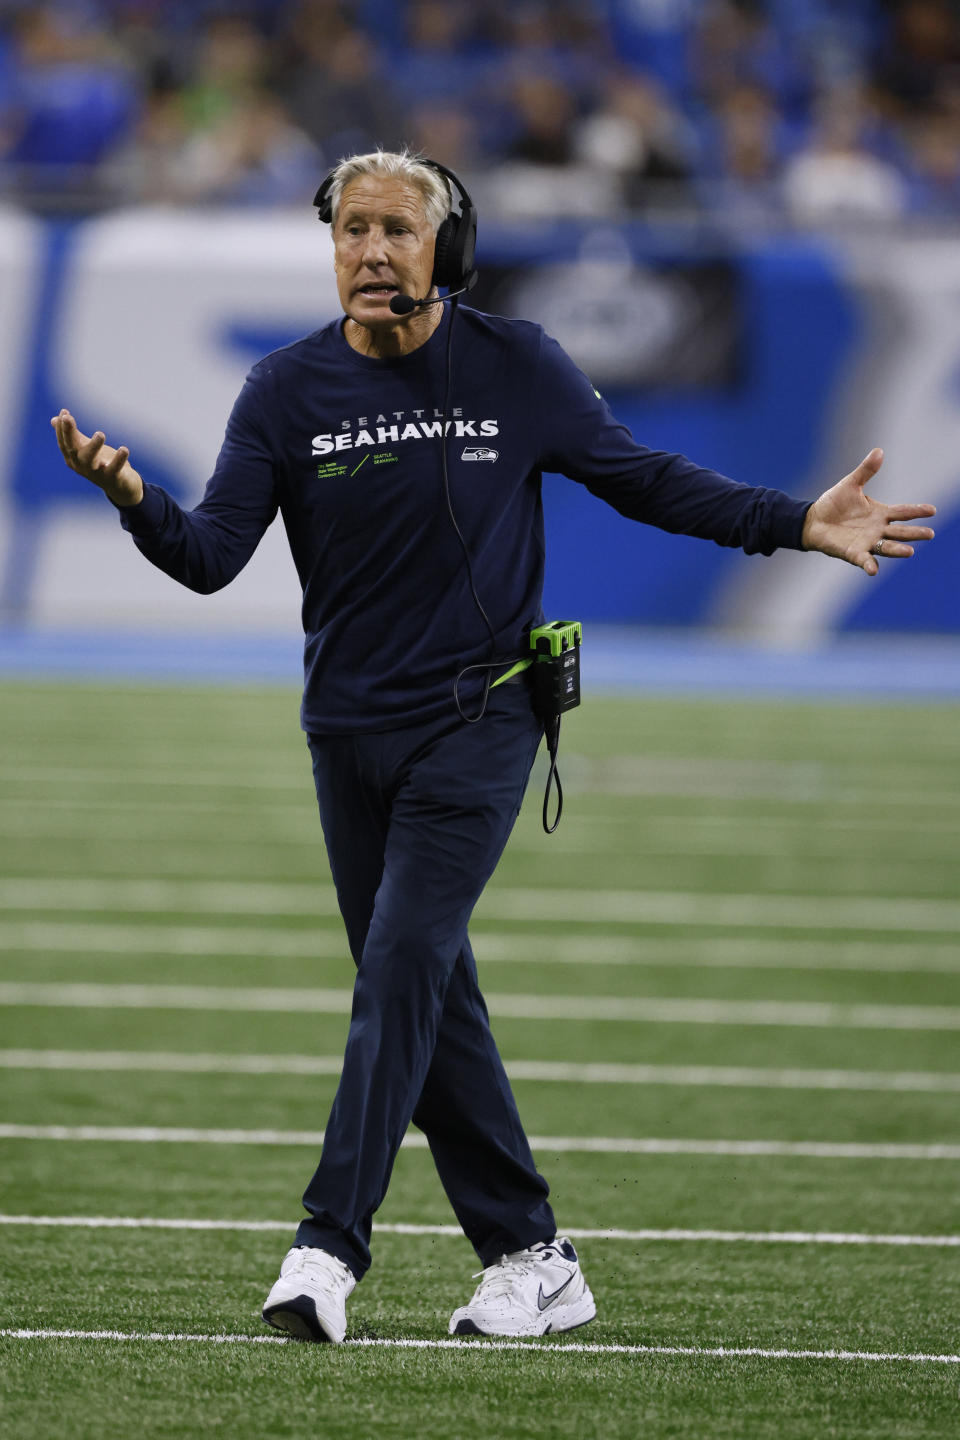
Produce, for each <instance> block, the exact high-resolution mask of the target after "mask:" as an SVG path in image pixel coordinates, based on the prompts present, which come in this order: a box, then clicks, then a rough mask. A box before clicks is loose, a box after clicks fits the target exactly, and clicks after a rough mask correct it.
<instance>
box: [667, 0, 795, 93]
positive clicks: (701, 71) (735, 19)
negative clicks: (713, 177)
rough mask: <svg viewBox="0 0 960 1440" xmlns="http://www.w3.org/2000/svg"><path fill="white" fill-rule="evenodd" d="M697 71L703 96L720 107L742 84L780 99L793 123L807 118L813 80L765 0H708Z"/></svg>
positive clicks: (697, 39)
mask: <svg viewBox="0 0 960 1440" xmlns="http://www.w3.org/2000/svg"><path fill="white" fill-rule="evenodd" d="M691 63H692V70H693V78H694V84H695V87H696V91H697V94H698V96H699V97H700V99H701V100H702V101H705V102H706V103H707V105H708V106H710V107H711V108H712V109H714V110H716V109H719V108H722V107H723V106H724V104H725V103H726V99H727V97H728V96H730V95H731V94H732V93H733V92H735V91H737V90H739V89H740V88H741V87H754V88H756V89H761V90H763V91H765V92H766V93H767V95H769V96H771V97H773V96H775V97H776V103H777V108H778V109H779V111H780V112H781V114H782V115H783V116H784V117H785V118H787V119H788V120H790V121H794V120H797V119H802V118H803V117H804V115H805V113H806V106H807V101H808V98H809V93H810V79H809V76H808V75H807V73H806V72H805V70H804V67H803V65H802V63H801V59H800V57H799V56H798V55H796V54H793V53H791V51H790V49H789V48H788V47H787V45H786V44H785V43H784V41H783V38H782V36H781V35H780V34H779V33H778V32H777V30H776V29H775V28H774V26H773V25H772V23H771V21H770V18H769V16H768V14H767V11H766V8H765V6H764V5H763V4H762V3H760V0H708V3H707V5H706V6H705V8H704V13H703V17H702V19H701V22H700V25H699V27H698V29H697V30H696V32H695V33H694V36H693V46H692V62H691Z"/></svg>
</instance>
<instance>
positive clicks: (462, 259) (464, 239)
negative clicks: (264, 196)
mask: <svg viewBox="0 0 960 1440" xmlns="http://www.w3.org/2000/svg"><path fill="white" fill-rule="evenodd" d="M417 163H418V164H420V165H428V166H429V167H430V169H431V170H436V171H437V172H438V173H439V174H440V175H442V176H443V177H444V178H445V180H446V181H447V183H448V184H449V185H451V186H453V187H455V188H456V191H457V194H458V195H459V204H460V209H459V212H455V211H453V210H451V212H450V214H449V215H448V216H447V218H446V219H445V220H444V222H443V224H442V225H441V226H440V229H439V230H438V231H437V240H436V248H435V250H434V252H433V276H432V283H433V284H434V285H446V286H448V287H449V288H450V289H451V290H460V289H463V288H470V286H471V285H472V283H473V279H474V277H475V276H476V270H475V268H474V263H473V257H474V252H475V250H476V248H477V207H476V206H475V205H474V203H473V201H472V200H471V199H470V196H469V195H468V193H467V189H466V186H465V185H464V183H463V181H462V180H460V179H459V178H458V177H457V176H456V175H455V174H454V173H453V171H452V170H448V169H447V167H446V165H441V164H440V163H439V162H438V161H437V160H427V159H426V158H425V157H424V158H422V159H421V158H418V160H417ZM339 168H340V167H339V166H337V167H336V168H335V169H333V170H331V171H330V174H329V175H328V176H327V178H326V180H324V182H323V184H322V185H321V186H320V189H319V190H318V191H317V193H316V195H314V197H313V203H314V205H316V207H317V218H318V219H319V220H321V221H322V222H323V224H325V225H331V224H332V223H333V204H332V202H331V199H330V191H331V189H332V187H333V180H334V176H335V175H336V173H337V170H338V169H339Z"/></svg>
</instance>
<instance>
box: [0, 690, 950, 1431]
mask: <svg viewBox="0 0 960 1440" xmlns="http://www.w3.org/2000/svg"><path fill="white" fill-rule="evenodd" d="M958 721H960V713H958V707H957V706H956V705H951V704H939V705H930V706H924V705H910V706H907V705H904V706H897V705H893V704H882V703H876V702H871V703H823V704H814V703H808V702H791V703H786V702H783V703H778V702H775V701H773V700H758V699H743V700H724V701H720V700H717V699H711V698H689V699H685V700H670V699H667V698H663V697H657V698H650V699H624V698H619V699H612V698H611V699H598V698H589V699H588V701H587V702H586V703H585V704H584V706H583V707H582V709H581V710H580V711H577V712H575V713H573V714H572V715H570V716H568V717H567V718H566V719H565V722H564V735H563V741H562V746H561V767H560V768H561V773H562V775H563V778H564V784H565V791H566V806H565V814H564V818H563V821H562V823H561V826H560V829H559V831H558V832H557V834H556V835H555V836H553V837H551V838H548V837H546V836H544V835H543V834H542V832H541V829H540V802H541V794H542V783H543V770H542V769H541V768H540V762H538V768H537V771H536V772H535V776H534V781H533V783H532V785H531V789H530V793H529V795H528V798H527V802H526V805H525V808H524V812H523V814H522V816H521V819H520V821H519V823H518V826H517V829H516V831H515V834H514V836H513V838H512V840H511V842H510V845H509V847H508V850H507V853H506V855H505V857H504V859H503V862H502V863H501V866H500V868H499V870H498V872H497V874H496V876H495V878H494V880H493V882H492V883H491V885H490V886H489V887H488V890H487V892H486V894H485V895H484V897H483V900H482V901H481V905H480V907H479V908H478V911H477V914H476V917H475V921H474V925H473V930H472V934H473V937H474V948H475V950H476V954H477V960H478V965H479V968H480V975H481V981H482V983H483V986H484V991H485V993H486V996H487V1000H488V1004H489V1008H490V1012H491V1018H492V1021H493V1025H494V1030H495V1033H496V1034H497V1037H498V1040H499V1043H500V1047H501V1050H502V1052H503V1055H504V1058H505V1061H506V1064H507V1069H508V1071H509V1072H510V1075H511V1078H512V1080H513V1083H514V1086H515V1090H516V1093H517V1098H518V1101H519V1105H520V1110H521V1114H522V1116H523V1118H524V1121H525V1124H526V1126H527V1130H528V1133H529V1134H530V1136H531V1137H532V1142H533V1145H534V1149H535V1154H536V1158H537V1162H538V1165H539V1166H540V1168H541V1170H542V1171H543V1172H544V1173H545V1175H546V1176H547V1178H548V1179H549V1181H550V1184H551V1187H552V1193H553V1202H554V1207H555V1210H556V1213H557V1216H558V1220H559V1223H560V1225H561V1227H562V1233H565V1234H569V1235H570V1236H571V1237H572V1238H573V1239H574V1241H575V1243H576V1244H577V1247H578V1249H579V1251H580V1255H581V1259H582V1261H583V1265H584V1270H585V1273H586V1276H587V1279H588V1282H589V1283H590V1285H591V1288H592V1289H593V1291H594V1294H595V1296H596V1299H597V1307H598V1316H597V1319H596V1321H595V1322H594V1323H593V1324H591V1325H589V1326H587V1327H585V1328H583V1329H582V1330H579V1331H576V1332H571V1333H570V1334H569V1335H566V1336H560V1337H556V1338H548V1339H545V1340H542V1341H540V1340H538V1341H521V1342H513V1343H497V1342H491V1341H484V1340H480V1339H476V1340H475V1339H468V1340H462V1341H452V1340H450V1339H449V1338H448V1336H447V1320H448V1317H449V1315H450V1313H451V1311H452V1310H453V1309H454V1308H455V1307H456V1306H457V1305H460V1304H462V1303H464V1302H465V1301H466V1300H467V1299H468V1298H469V1295H470V1294H471V1293H472V1289H473V1286H474V1284H475V1283H476V1282H475V1281H474V1280H473V1279H472V1278H471V1277H472V1275H473V1273H474V1272H475V1271H476V1270H477V1269H478V1264H477V1262H476V1257H475V1256H474V1254H473V1252H472V1250H471V1249H470V1247H469V1245H468V1244H467V1242H466V1241H465V1240H464V1239H463V1237H462V1235H460V1234H459V1232H458V1231H457V1230H456V1227H455V1226H454V1224H453V1216H452V1214H451V1212H450V1209H449V1206H448V1204H447V1201H446V1199H445V1197H444V1195H443V1192H442V1190H441V1188H440V1185H439V1181H438V1180H437V1178H436V1175H435V1172H434V1170H433V1166H432V1162H431V1160H430V1156H429V1153H428V1152H427V1150H426V1148H425V1145H424V1142H423V1137H422V1136H420V1135H419V1133H418V1132H416V1131H414V1130H411V1132H410V1134H409V1136H408V1140H407V1143H406V1144H405V1146H404V1148H403V1150H402V1151H401V1153H400V1156H399V1158H398V1162H397V1165H396V1168H395V1171H394V1176H393V1180H392V1184H391V1188H390V1192H389V1195H388V1197H387V1201H386V1203H385V1205H384V1207H383V1209H382V1211H381V1212H380V1214H379V1215H378V1217H377V1220H378V1226H377V1228H376V1230H375V1234H374V1246H373V1249H374V1266H373V1269H372V1270H371V1271H370V1274H369V1275H368V1277H367V1278H366V1279H365V1280H364V1282H363V1283H362V1285H360V1286H359V1287H358V1288H357V1290H356V1291H355V1292H354V1295H353V1297H352V1299H351V1301H350V1302H349V1305H348V1323H349V1342H348V1343H347V1344H346V1345H344V1346H342V1347H339V1348H332V1347H318V1346H305V1345H301V1344H297V1343H296V1342H291V1341H287V1340H285V1339H283V1338H282V1337H280V1336H277V1335H276V1334H275V1333H273V1332H270V1331H268V1330H267V1329H266V1327H264V1326H263V1325H262V1323H261V1321H260V1306H261V1305H262V1302H263V1299H264V1297H265V1295H266V1292H267V1290H268V1289H269V1287H270V1285H271V1283H272V1282H273V1280H274V1278H275V1276H276V1272H277V1269H278V1266H279V1263H280V1260H281V1259H282V1257H283V1255H284V1253H285V1252H286V1249H287V1247H288V1245H289V1243H290V1240H291V1236H292V1232H293V1228H294V1227H295V1225H296V1222H297V1220H298V1218H299V1216H300V1214H301V1213H302V1212H301V1210H300V1205H299V1197H300V1195H301V1193H302V1191H303V1188H304V1185H305V1183H306V1181H307V1179H308V1178H309V1176H310V1174H311V1173H312V1170H313V1167H314V1164H315V1161H316V1156H317V1153H318V1150H319V1147H320V1144H321V1140H322V1129H323V1125H324V1122H325V1119H326V1116H327V1111H328V1107H329V1103H330V1100H331V1098H332V1096H333V1093H334V1090H335V1087H336V1083H337V1074H338V1067H339V1059H340V1055H341V1053H342V1047H343V1041H344V1037H345V1034H346V1026H347V1020H348V1014H349V1004H350V989H351V985H352V979H353V971H352V964H351V962H350V960H349V956H348V954H347V949H346V944H345V941H344V939H343V935H342V929H341V924H340V921H339V917H338V914H337V908H336V903H335V899H334V896H333V892H332V887H331V884H330V878H329V872H328V868H327V863H326V857H325V853H324V849H323V843H322V837H321V833H320V827H319V822H318V820H317V818H316V813H315V804H314V801H313V797H312V789H311V779H310V771H309V763H308V757H307V753H306V748H305V745H304V742H303V737H302V736H301V734H300V731H299V729H298V727H297V697H296V694H295V693H294V692H293V691H291V690H289V689H286V688H282V687H276V688H272V689H258V690H245V689H241V688H230V687H218V688H204V687H202V686H199V685H198V686H174V685H159V684H154V685H142V686H124V685H119V684H117V685H94V684H90V683H77V684H69V685H60V684H56V683H54V682H43V681H31V682H29V683H28V682H22V683H21V682H12V681H7V682H5V683H4V684H3V685H2V687H0V726H2V734H3V737H4V744H3V750H2V754H0V801H2V803H0V854H2V863H0V950H2V957H3V958H2V967H0V1026H2V1033H0V1084H2V1093H3V1105H2V1108H0V1154H2V1163H0V1185H2V1189H3V1193H2V1195H0V1248H2V1253H3V1260H2V1265H0V1274H2V1292H3V1302H2V1312H0V1352H2V1364H0V1431H2V1433H3V1435H4V1437H5V1440H28V1437H29V1440H54V1437H56V1440H61V1437H62V1440H67V1437H70V1440H85V1437H89V1440H94V1437H96V1440H127V1437H132V1436H137V1437H159V1436H166V1437H175V1440H194V1437H196V1440H199V1437H201V1436H202V1437H204V1440H206V1437H208V1436H209V1435H210V1434H223V1435H230V1436H231V1437H235V1440H261V1437H273V1436H288V1437H300V1436H311V1437H313V1436H317V1437H323V1440H366V1437H374V1436H375V1437H377V1440H401V1437H416V1440H467V1437H470V1440H472V1437H489V1440H521V1437H529V1440H534V1437H537V1440H541V1437H550V1440H553V1437H563V1440H590V1437H597V1440H601V1437H602V1440H635V1437H638V1436H643V1437H645V1440H661V1437H664V1440H665V1437H671V1440H673V1437H689V1440H720V1437H724V1440H726V1437H743V1440H766V1437H771V1440H772V1437H776V1440H826V1437H836V1440H858V1437H871V1440H890V1437H896V1440H900V1437H911V1440H912V1437H935V1436H936V1437H939V1436H944V1437H946V1436H952V1435H955V1434H956V1433H957V1430H958V1423H960V1422H958V1413H960V1402H958V1391H960V1213H958V1194H960V1186H958V1182H960V1123H958V1109H960V884H958V861H960V723H958Z"/></svg>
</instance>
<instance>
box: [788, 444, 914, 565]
mask: <svg viewBox="0 0 960 1440" xmlns="http://www.w3.org/2000/svg"><path fill="white" fill-rule="evenodd" d="M882 464H883V451H882V450H871V451H870V454H869V455H867V456H866V458H865V459H863V460H861V462H860V464H859V465H858V466H857V468H856V470H853V471H851V473H850V474H849V475H844V477H843V479H842V480H841V481H840V482H839V483H838V484H836V485H834V486H833V488H832V489H830V490H825V491H824V493H823V494H822V495H821V496H820V499H819V500H815V501H814V503H813V504H812V505H811V506H810V509H809V510H808V511H807V515H806V519H805V520H804V522H803V537H802V539H803V548H804V550H819V551H820V552H821V554H823V555H833V556H834V557H835V558H836V559H838V560H846V561H847V562H848V563H849V564H850V565H858V566H859V567H860V569H861V570H865V571H866V572H867V574H868V575H876V573H877V571H878V570H879V568H880V567H879V565H878V564H877V561H876V558H875V557H876V556H877V555H883V556H884V557H889V558H890V559H894V560H900V559H905V558H907V557H908V556H910V555H912V554H913V546H912V545H911V544H909V543H908V542H909V541H911V540H932V539H933V531H932V530H931V529H930V527H929V525H905V524H903V521H905V520H927V519H929V518H930V517H931V516H933V515H935V514H936V513H937V511H936V506H934V505H882V504H881V503H880V502H879V501H878V500H871V499H870V497H869V496H868V495H867V494H866V493H865V491H864V486H865V485H866V483H867V481H868V480H870V479H872V477H873V476H874V475H876V473H877V471H878V470H879V469H880V466H881V465H882Z"/></svg>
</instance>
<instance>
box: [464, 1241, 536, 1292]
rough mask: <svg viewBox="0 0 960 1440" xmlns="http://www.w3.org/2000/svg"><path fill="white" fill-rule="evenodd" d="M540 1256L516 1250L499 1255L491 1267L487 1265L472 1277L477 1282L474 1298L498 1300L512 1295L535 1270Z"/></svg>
mask: <svg viewBox="0 0 960 1440" xmlns="http://www.w3.org/2000/svg"><path fill="white" fill-rule="evenodd" d="M541 1258H542V1256H541V1255H540V1254H538V1253H533V1252H532V1251H530V1250H517V1251H516V1252H515V1253H514V1254H512V1255H501V1256H500V1259H499V1260H494V1262H493V1264H492V1265H487V1266H486V1267H485V1268H484V1269H483V1270H478V1271H477V1273H476V1274H475V1275H474V1276H473V1279H474V1280H479V1281H480V1284H479V1285H478V1286H477V1291H476V1294H475V1296H474V1299H475V1300H479V1299H480V1298H481V1296H482V1298H483V1299H484V1300H499V1299H501V1298H502V1297H503V1296H505V1295H512V1294H513V1293H514V1291H515V1290H517V1289H519V1288H520V1287H521V1286H522V1285H523V1283H524V1282H525V1281H526V1280H527V1279H528V1278H529V1276H530V1275H531V1273H532V1272H533V1271H534V1270H535V1269H536V1267H537V1264H538V1262H539V1261H540V1260H541Z"/></svg>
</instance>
